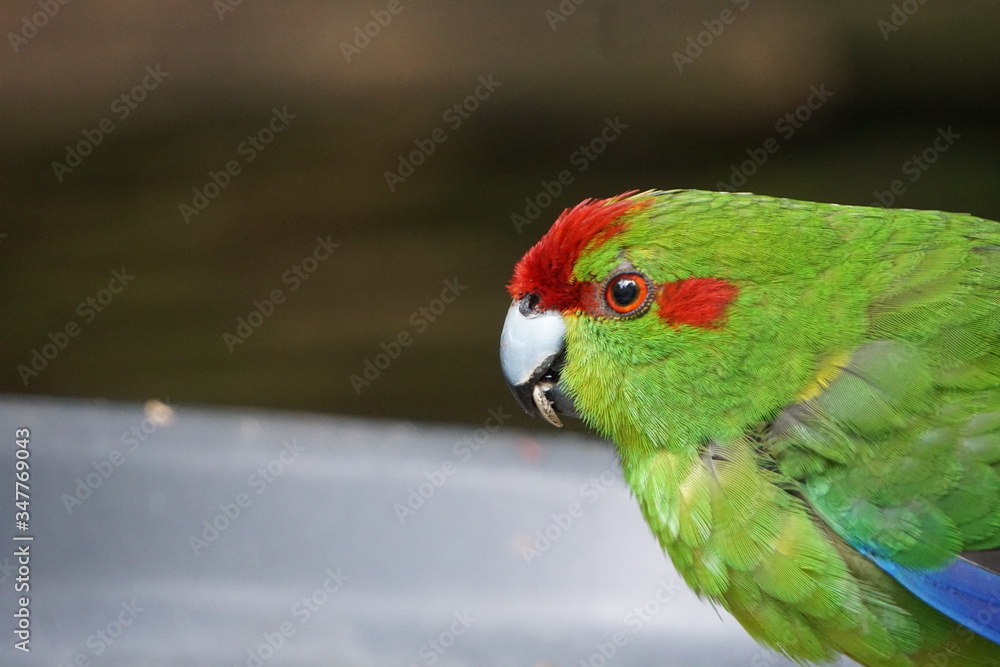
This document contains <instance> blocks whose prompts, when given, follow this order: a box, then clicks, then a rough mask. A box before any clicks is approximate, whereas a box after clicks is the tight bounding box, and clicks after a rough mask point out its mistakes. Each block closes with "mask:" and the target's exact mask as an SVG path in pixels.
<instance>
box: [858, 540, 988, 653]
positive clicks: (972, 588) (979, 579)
mask: <svg viewBox="0 0 1000 667" xmlns="http://www.w3.org/2000/svg"><path fill="white" fill-rule="evenodd" d="M866 555H867V556H868V557H869V558H871V559H872V560H873V561H875V563H876V564H877V565H878V566H879V567H881V568H882V569H883V570H885V571H886V572H888V573H889V574H890V575H892V577H893V578H894V579H895V580H896V581H898V582H899V583H901V584H902V585H903V586H905V587H906V588H907V589H908V590H909V591H910V592H911V593H913V594H914V595H916V596H917V597H918V598H920V599H921V600H923V601H924V602H926V603H927V604H929V605H930V606H932V607H934V608H935V609H937V610H938V611H939V612H941V613H942V614H944V615H945V616H948V617H949V618H951V619H952V620H954V621H956V622H958V623H961V624H962V625H964V626H965V627H967V628H969V629H970V630H973V631H975V632H977V633H979V634H981V635H982V636H983V637H986V638H987V639H989V640H990V641H993V642H996V643H997V644H1000V574H997V573H995V572H991V571H990V570H987V569H985V568H982V567H980V566H978V565H976V564H975V563H973V562H971V561H968V560H966V559H964V558H956V559H955V560H954V561H952V563H951V564H950V565H948V566H947V567H945V568H942V569H940V570H914V569H910V568H906V567H901V566H899V565H897V564H896V563H893V562H892V561H891V560H889V559H887V558H880V557H878V556H875V555H873V554H870V553H869V554H866Z"/></svg>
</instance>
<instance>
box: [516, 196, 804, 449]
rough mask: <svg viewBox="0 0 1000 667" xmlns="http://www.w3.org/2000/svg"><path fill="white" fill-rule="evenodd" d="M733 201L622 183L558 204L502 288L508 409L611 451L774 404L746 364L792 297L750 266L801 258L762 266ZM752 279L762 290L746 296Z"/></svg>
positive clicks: (778, 268)
mask: <svg viewBox="0 0 1000 667" xmlns="http://www.w3.org/2000/svg"><path fill="white" fill-rule="evenodd" d="M741 197H742V198H752V195H738V194H734V195H731V194H729V193H707V192H696V191H671V192H645V193H638V194H637V193H625V194H623V195H620V196H617V197H612V198H609V199H603V200H587V201H584V202H583V203H581V204H579V205H577V206H575V207H573V208H570V209H568V210H566V211H564V212H563V213H562V214H561V215H560V216H559V217H558V219H557V220H556V221H555V223H553V225H552V227H551V228H550V229H549V231H548V232H547V233H546V234H545V235H544V236H543V237H542V238H541V240H539V241H538V243H537V244H536V245H535V246H534V247H532V248H531V249H530V250H529V251H528V252H527V253H526V254H525V255H524V257H523V258H522V259H521V260H520V261H519V262H518V263H517V265H516V267H515V269H514V275H513V278H512V279H511V281H510V284H509V285H508V291H509V292H510V295H511V297H512V298H513V301H512V303H511V305H510V308H509V310H508V311H507V317H506V321H505V323H504V328H503V333H502V334H501V341H500V359H501V366H502V370H503V373H504V376H505V378H506V380H507V383H508V384H509V386H510V388H511V390H512V392H513V394H514V396H515V397H516V399H517V401H518V402H519V403H520V405H521V406H522V407H523V408H524V409H525V410H526V411H527V412H528V413H529V414H538V415H541V416H542V417H544V418H545V419H546V420H547V421H549V422H550V423H552V424H553V425H555V426H561V421H560V417H559V415H568V416H577V417H581V418H582V419H583V420H584V421H585V422H586V423H588V425H590V426H591V427H593V428H596V429H597V430H598V431H599V432H600V433H601V434H602V435H604V436H605V437H608V438H610V439H612V440H614V441H615V442H617V443H618V445H619V447H620V448H622V447H623V446H625V447H627V446H628V444H629V443H630V442H641V443H644V445H642V446H643V447H644V448H647V447H649V446H662V445H665V444H669V443H665V442H663V440H664V439H665V438H666V439H668V440H677V441H678V442H681V441H683V442H697V441H698V440H700V439H703V437H704V433H703V431H704V428H702V427H705V428H707V427H708V426H710V425H711V428H712V429H713V430H714V432H715V434H717V435H721V433H719V430H720V428H721V429H722V430H723V431H724V430H727V426H728V428H729V429H730V430H731V432H732V433H734V434H737V433H741V432H743V430H744V429H745V428H746V424H747V423H748V421H750V422H751V423H752V421H753V420H754V419H756V418H759V417H760V416H761V415H762V414H764V413H766V412H767V411H768V410H769V409H773V408H774V407H775V406H778V405H781V404H782V403H781V401H782V400H783V399H785V398H787V397H777V396H771V397H754V396H753V395H754V394H755V393H759V392H755V391H754V387H755V386H758V383H760V382H766V381H767V380H768V379H770V378H766V377H751V376H749V375H748V374H747V372H746V369H747V368H748V367H756V368H763V367H764V365H765V363H766V361H767V360H766V359H760V361H761V362H762V363H761V364H757V365H756V366H754V365H753V364H748V363H747V362H748V361H752V360H753V359H752V357H754V355H759V354H761V353H760V352H759V350H760V349H761V345H760V343H762V342H766V339H768V338H769V337H771V336H770V332H773V331H775V330H777V329H781V328H784V327H787V326H788V325H789V324H794V323H793V322H788V321H782V318H786V317H787V315H784V314H782V313H784V312H786V311H794V310H795V309H794V308H792V307H791V306H793V305H794V302H795V300H796V299H797V298H799V296H798V295H797V294H796V291H797V290H796V287H795V285H794V283H793V282H792V281H789V280H780V279H775V280H769V276H766V275H763V274H764V273H766V272H767V271H771V272H775V274H776V278H778V277H781V272H782V270H783V268H785V267H786V265H787V264H789V263H795V264H796V265H799V264H801V263H803V262H806V263H807V262H808V259H809V258H807V257H794V258H793V257H787V258H784V259H782V258H780V257H770V258H767V263H766V265H767V267H769V268H761V264H762V262H760V261H758V260H760V257H759V256H758V253H757V247H756V246H757V245H758V243H757V238H756V237H758V236H766V234H765V233H759V232H765V231H766V230H758V229H757V225H755V224H754V223H753V221H752V217H751V216H750V215H741V212H740V209H741V207H742V206H743V202H742V200H741V199H740V198H741ZM747 213H748V214H749V213H752V210H751V211H747ZM791 272H792V271H790V270H789V273H791ZM760 283H766V284H767V285H768V287H767V289H766V290H762V291H759V293H756V294H747V293H746V290H747V288H748V287H750V288H752V287H754V286H756V285H758V284H760ZM761 299H764V300H766V301H767V302H768V303H767V304H765V305H763V306H761V304H760V301H761ZM783 305H784V306H787V307H783ZM755 306H756V307H755ZM801 326H802V325H801V324H800V327H801ZM786 330H787V329H786ZM787 338H788V339H789V340H790V341H792V343H793V344H796V345H797V344H800V343H801V339H800V338H799V337H797V336H796V335H795V334H792V335H790V336H787ZM771 347H774V348H777V347H780V345H775V346H771ZM764 349H767V346H765V348H764ZM774 353H775V355H776V356H778V355H777V350H776V349H775V350H774ZM765 356H766V355H765ZM778 366H779V367H776V368H770V370H769V371H765V370H762V371H761V372H762V373H763V374H764V375H767V373H768V372H770V373H771V374H772V375H773V376H774V378H775V379H776V381H777V384H778V385H780V386H784V384H785V383H784V382H782V381H783V380H784V381H786V382H787V381H789V380H791V381H795V380H796V378H788V377H784V378H783V377H781V373H782V369H781V368H780V364H778ZM706 405H711V406H712V409H710V410H706V409H705V406H706Z"/></svg>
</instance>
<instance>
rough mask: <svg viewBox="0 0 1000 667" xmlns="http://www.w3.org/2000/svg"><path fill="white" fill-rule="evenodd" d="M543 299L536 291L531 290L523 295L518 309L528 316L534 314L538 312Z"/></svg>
mask: <svg viewBox="0 0 1000 667" xmlns="http://www.w3.org/2000/svg"><path fill="white" fill-rule="evenodd" d="M540 300H541V299H540V298H539V296H538V295H537V294H535V293H534V292H529V293H527V294H525V295H524V296H523V297H521V303H520V305H519V306H518V310H520V311H521V314H522V315H524V316H525V317H527V316H528V315H533V314H536V313H537V312H538V302H539V301H540Z"/></svg>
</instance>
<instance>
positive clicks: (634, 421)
mask: <svg viewBox="0 0 1000 667" xmlns="http://www.w3.org/2000/svg"><path fill="white" fill-rule="evenodd" d="M508 289H509V291H510V294H511V296H512V297H513V303H512V304H511V306H510V309H509V311H508V313H507V319H506V321H505V323H504V329H503V334H502V335H501V366H502V369H503V372H504V375H505V377H506V380H507V382H508V384H509V385H510V386H511V389H512V391H513V392H514V395H515V396H516V397H517V399H518V401H519V402H520V403H521V405H522V406H523V407H524V408H525V409H526V410H527V411H529V412H533V413H537V414H540V415H541V416H543V417H544V418H545V419H546V420H548V421H549V422H551V423H553V424H554V425H556V426H560V425H561V424H560V417H559V415H560V414H563V415H570V416H577V417H580V418H581V419H582V420H583V421H584V422H585V423H586V424H587V425H589V426H590V427H591V428H593V429H595V430H596V431H597V432H599V433H600V434H601V435H602V436H604V437H606V438H608V439H610V440H612V441H613V442H614V443H615V444H616V446H617V451H618V455H619V458H620V461H621V466H622V470H623V473H624V478H625V481H626V482H627V484H628V486H629V487H630V489H631V491H632V493H633V494H634V496H635V497H636V499H637V500H638V503H639V506H640V508H641V510H642V513H643V515H644V516H645V518H646V521H647V523H648V524H649V526H650V528H651V530H652V532H653V534H654V535H655V536H656V538H657V539H658V541H659V542H660V544H661V545H662V547H663V549H664V550H665V551H666V553H667V554H668V555H669V556H670V558H671V560H672V561H673V563H674V565H675V567H676V568H677V570H678V572H679V573H680V574H681V576H683V578H684V580H685V581H686V582H687V584H688V585H689V586H690V587H691V588H692V589H693V590H694V591H695V592H696V593H697V594H698V595H699V596H702V597H704V598H708V599H710V600H712V601H714V602H716V603H718V604H720V605H721V606H722V607H724V608H725V609H726V610H727V611H729V612H730V613H731V614H732V615H733V616H735V617H736V619H737V620H738V621H739V622H740V623H741V624H742V626H743V627H744V628H745V629H746V631H747V632H748V633H749V634H750V635H752V636H753V637H754V638H755V639H756V640H757V641H759V642H761V643H763V644H765V645H767V646H769V647H771V648H773V649H775V650H777V651H779V652H780V653H782V654H784V655H785V656H787V657H789V658H791V659H793V660H796V661H799V662H824V661H829V660H834V659H836V658H837V657H838V655H840V654H842V655H846V656H849V657H851V658H852V659H854V660H856V661H858V662H860V663H862V664H864V665H869V666H871V667H875V666H879V667H881V666H892V667H904V666H909V665H914V666H916V665H933V666H934V667H945V666H947V667H959V666H965V665H993V666H1000V574H998V573H1000V223H997V222H992V221H989V220H984V219H981V218H976V217H973V216H971V215H961V214H953V213H941V212H932V211H914V210H885V209H879V208H867V207H857V206H838V205H834V204H817V203H810V202H803V201H793V200H788V199H776V198H771V197H764V196H757V195H753V194H737V193H724V192H701V191H694V190H673V191H666V192H664V191H651V192H643V193H638V194H636V193H634V192H633V193H626V194H623V195H620V196H618V197H612V198H610V199H604V200H596V201H594V200H588V201H585V202H583V203H581V204H579V205H578V206H576V207H574V208H571V209H568V210H566V211H564V212H563V213H562V215H560V216H559V218H558V219H557V220H556V221H555V223H554V224H553V225H552V228H551V229H550V230H549V231H548V232H547V233H546V234H545V235H544V236H543V237H542V239H541V240H540V241H539V242H538V243H537V244H536V245H535V246H534V247H532V248H531V249H530V250H529V251H528V252H527V254H525V256H524V257H523V258H522V259H521V260H520V262H518V264H517V266H516V268H515V269H514V276H513V278H512V280H511V282H510V285H509V286H508Z"/></svg>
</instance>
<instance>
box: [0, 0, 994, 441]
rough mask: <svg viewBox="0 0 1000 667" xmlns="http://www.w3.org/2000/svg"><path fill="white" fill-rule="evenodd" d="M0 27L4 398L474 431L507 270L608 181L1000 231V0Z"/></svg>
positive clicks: (130, 19) (494, 401)
mask: <svg viewBox="0 0 1000 667" xmlns="http://www.w3.org/2000/svg"><path fill="white" fill-rule="evenodd" d="M577 1H578V2H580V0H577ZM393 12H395V13H393ZM49 14H51V16H49ZM0 28H2V30H3V32H4V33H5V34H6V38H5V40H4V43H3V44H0V68H2V69H0V71H2V76H0V95H2V100H3V102H2V104H0V121H2V124H3V128H4V130H5V131H4V142H3V149H2V155H0V193H2V202H3V212H2V214H0V234H2V236H0V276H2V278H0V294H2V300H3V301H2V302H3V315H2V318H0V340H2V342H3V345H2V349H0V392H13V393H27V394H42V395H60V396H87V397H106V398H109V399H128V400H133V399H140V400H143V399H147V398H152V397H156V398H160V399H163V400H166V401H167V402H171V403H172V402H177V403H206V404H217V405H249V406H263V407H273V408H281V409H295V410H311V411H320V412H326V413H352V414H364V415H377V416H391V417H403V418H411V419H419V420H434V421H441V420H456V421H469V422H481V421H482V420H483V419H484V418H485V416H486V412H485V411H486V408H487V407H493V406H499V405H503V406H506V408H509V409H513V401H512V400H511V399H510V397H509V396H508V394H507V391H506V388H505V387H504V385H503V382H502V379H501V376H500V372H499V365H498V361H497V340H498V336H499V333H500V328H501V325H502V322H503V317H504V314H505V311H506V308H507V304H508V297H507V296H506V294H505V291H504V285H505V283H506V281H507V279H508V278H509V275H510V271H511V268H512V266H513V264H514V262H515V261H516V260H517V259H518V258H519V257H520V256H521V254H522V253H523V252H524V251H525V250H526V249H527V248H528V247H529V246H530V245H531V244H532V243H534V242H535V241H536V240H537V239H538V238H539V237H540V236H541V235H542V234H543V233H544V231H545V229H546V228H547V227H548V225H549V223H550V222H551V221H552V220H553V219H554V218H555V216H556V215H557V214H558V213H559V212H560V211H561V210H562V209H563V208H565V207H568V206H571V205H573V204H574V203H576V202H578V201H579V200H581V199H583V198H586V197H606V196H610V195H614V194H617V193H620V192H622V191H625V190H631V189H648V188H661V189H671V188H706V189H719V188H720V187H733V188H734V189H737V190H747V191H752V192H757V193H762V194H769V195H778V196H785V197H792V198H802V199H810V200H819V201H829V202H839V203H845V204H864V205H867V204H870V203H873V202H876V201H878V200H879V199H878V198H879V197H881V203H883V204H890V203H891V205H892V206H897V207H906V208H934V209H944V210H952V211H963V212H971V213H974V214H976V215H980V216H983V217H988V218H994V219H1000V187H998V186H1000V160H998V156H1000V151H998V149H1000V122H998V117H997V112H998V109H1000V39H998V35H1000V6H998V5H997V3H996V2H995V1H994V0H979V1H970V2H961V3H956V2H951V3H948V2H943V1H941V0H923V2H920V1H918V0H907V1H906V2H899V3H892V2H888V1H885V2H870V1H869V0H865V1H862V0H852V1H843V2H838V3H829V2H802V1H801V0H799V1H795V2H793V1H791V0H786V1H781V0H771V1H764V0H734V1H731V0H721V1H719V0H717V1H714V2H693V1H687V2H670V3H660V2H649V1H647V2H628V3H626V2H610V1H602V0H586V1H585V2H580V4H574V3H573V2H571V1H570V0H563V1H562V2H561V3H560V2H559V1H558V0H547V1H542V2H524V3H502V2H497V1H494V2H485V1H480V2H475V1H471V2H470V1H468V0H466V1H464V2H444V3H440V2H438V3H432V2H429V1H427V0H412V1H411V0H400V1H398V2H397V1H395V0H394V1H393V2H390V1H389V0H366V1H354V0H340V1H338V2H310V1H306V0H302V1H297V2H279V3H251V2H241V3H240V4H236V0H216V1H215V2H214V3H213V2H210V1H209V0H203V1H201V2H187V1H173V2H157V1H152V0H150V1H147V2H142V3H124V2H111V3H108V2H104V3H97V2H90V1H87V0H72V1H71V2H68V3H67V4H59V2H57V1H56V0H41V1H40V2H39V1H38V0H16V1H14V0H11V1H8V2H4V3H3V4H2V5H0ZM366 31H367V34H365V33H366ZM477 93H478V97H477ZM123 95H124V97H123ZM470 96H471V97H470ZM455 105H459V106H458V108H457V109H456V108H455ZM788 114H790V116H788ZM273 130H280V131H273ZM602 132H604V137H603V138H601V135H602ZM250 138H252V140H250ZM435 139H436V141H435ZM442 139H443V141H442ZM935 142H937V143H936V144H935ZM421 146H423V149H421ZM429 146H433V147H434V150H433V153H430V154H429V155H426V154H425V153H429V152H430V151H429V149H428V147H429ZM581 146H591V149H592V151H593V153H591V154H590V156H588V155H586V154H584V153H581V152H578V151H579V150H580V147H581ZM775 147H777V148H775ZM421 150H423V154H422V153H418V154H417V155H415V157H413V158H412V159H411V158H410V157H409V156H410V155H411V153H413V151H421ZM598 150H600V151H601V152H600V154H599V155H598V154H596V152H597V151H598ZM74 156H75V157H74ZM400 156H403V158H401V157H400ZM914 156H918V158H919V163H918V162H914V161H913V157H914ZM250 158H252V160H251V159H250ZM755 158H756V163H755V162H747V161H748V160H754V159H755ZM765 158H766V159H765ZM401 159H405V160H406V161H408V162H410V163H411V165H412V166H413V171H412V173H410V172H409V170H408V168H407V166H406V165H403V166H402V167H401V164H400V160H401ZM417 163H420V164H417ZM758 163H762V164H758ZM227 166H228V167H229V169H230V171H229V172H227V171H226V170H227ZM563 171H565V172H566V173H565V174H563V183H562V184H560V185H559V186H558V187H555V186H554V185H553V183H555V182H558V180H559V177H560V173H561V172H563ZM386 172H394V173H395V174H396V176H393V177H389V178H388V179H387V176H386ZM397 177H399V178H397ZM741 177H742V178H745V181H744V182H742V183H741V182H740V178H741ZM213 179H214V181H215V184H213ZM734 179H735V181H734ZM894 181H898V183H897V184H896V187H895V190H896V191H895V192H893V183H894ZM543 182H544V183H549V186H548V189H549V190H550V191H551V192H553V193H554V195H553V196H551V197H549V198H548V199H547V198H546V197H547V196H548V194H547V193H546V191H545V185H544V184H543ZM216 184H218V185H216ZM219 185H221V186H222V187H218V186H219ZM390 185H391V186H392V187H391V188H390ZM560 190H561V191H560ZM196 191H197V192H196ZM877 193H881V194H877ZM202 197H204V199H202ZM890 198H891V202H890ZM526 199H527V200H529V201H526ZM532 202H533V203H534V204H535V205H536V206H537V207H538V210H537V211H535V210H532V208H531V206H529V204H530V203H532ZM182 204H183V205H184V206H183V207H182V206H181V205H182ZM185 207H190V208H185ZM199 209H201V210H199ZM195 211H196V213H195ZM514 216H523V217H521V218H517V217H514ZM532 216H534V217H537V220H535V221H533V222H530V224H529V218H530V217H532ZM317 238H322V239H326V240H327V244H328V245H329V244H331V243H332V244H339V247H337V248H336V249H335V250H333V252H332V254H329V255H328V258H327V259H324V260H323V261H319V259H307V258H308V257H314V258H323V257H327V251H325V250H321V251H320V252H319V253H318V254H317V255H314V250H315V249H316V247H317ZM296 266H298V267H300V269H298V272H299V275H297V274H296V269H295V267H296ZM310 270H311V271H312V272H311V273H310V272H309V271H310ZM116 271H117V272H119V273H120V274H123V275H122V278H115V274H114V272H116ZM289 272H291V273H289ZM129 276H134V277H132V278H129ZM300 276H308V279H303V278H302V277H300ZM122 280H124V281H125V283H126V284H124V285H123V284H122ZM446 281H452V283H454V281H457V282H458V284H459V285H460V286H462V287H464V289H461V288H459V289H455V290H454V292H455V293H457V297H456V298H454V299H453V300H452V302H451V303H445V302H444V301H439V302H435V299H439V298H440V297H441V295H442V290H445V289H446V288H447V284H446ZM293 287H294V288H293ZM275 290H281V297H282V300H281V301H282V302H281V303H274V304H272V305H273V308H269V307H268V304H266V303H264V301H265V300H268V299H270V298H271V295H272V293H273V292H274V291H275ZM447 296H448V298H449V299H451V296H452V294H451V293H449V294H448V295H447ZM88 299H92V300H93V301H92V302H91V303H88ZM255 301H256V302H257V303H258V304H259V306H255ZM422 308H424V309H427V310H426V311H424V312H421V309H422ZM255 309H259V310H261V311H264V313H265V314H268V313H269V314H268V316H267V317H264V315H252V313H253V312H254V311H255ZM239 318H244V319H245V320H247V324H246V325H240V321H239ZM254 323H256V324H259V326H256V327H254V326H253V324H254ZM246 327H249V328H246ZM74 332H75V333H74ZM247 332H252V333H251V335H249V336H248V337H247V336H245V334H246V333H247ZM226 334H229V335H230V336H239V342H233V338H227V337H226ZM401 334H407V335H408V336H409V337H407V335H404V336H403V341H404V342H405V341H410V344H409V345H408V346H405V347H402V346H400V347H399V348H398V349H397V348H396V347H394V346H393V344H392V342H393V341H397V342H398V341H399V339H400V335H401ZM244 338H245V340H244ZM383 343H384V344H385V348H387V349H388V350H389V353H392V355H394V356H395V358H390V356H389V353H386V354H387V356H384V357H379V355H380V354H382V353H383V345H382V344H383ZM367 362H370V363H371V364H376V363H379V364H381V365H382V366H384V368H382V369H378V376H377V377H375V370H376V369H374V368H373V367H372V368H369V369H368V378H367V379H366V378H365V375H364V374H365V370H366V367H367ZM352 375H355V376H356V377H357V378H358V379H356V380H354V381H353V382H352V379H351V376H352ZM359 380H365V381H366V382H370V384H362V383H361V382H360V381H359ZM521 418H522V417H521V416H519V417H518V419H521ZM524 419H525V420H526V419H527V418H526V417H524ZM523 423H528V422H527V421H525V422H523ZM537 423H540V422H536V424H537Z"/></svg>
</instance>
